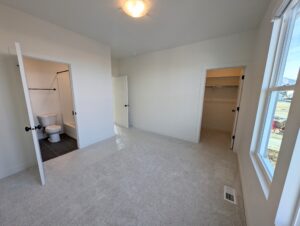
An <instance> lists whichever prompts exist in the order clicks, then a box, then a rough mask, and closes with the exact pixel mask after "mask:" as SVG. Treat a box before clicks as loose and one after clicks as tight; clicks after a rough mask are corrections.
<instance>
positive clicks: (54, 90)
mask: <svg viewBox="0 0 300 226" xmlns="http://www.w3.org/2000/svg"><path fill="white" fill-rule="evenodd" d="M29 90H53V91H55V90H56V89H55V88H53V89H46V88H45V89H44V88H29Z"/></svg>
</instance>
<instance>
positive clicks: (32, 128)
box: [15, 43, 45, 185]
mask: <svg viewBox="0 0 300 226" xmlns="http://www.w3.org/2000/svg"><path fill="white" fill-rule="evenodd" d="M15 46H16V52H17V57H18V62H19V69H20V76H21V81H22V86H23V91H24V96H25V101H26V107H27V112H28V118H29V123H30V125H29V126H27V127H25V131H26V132H29V131H30V132H31V135H32V140H33V144H34V149H35V155H36V159H37V163H38V169H39V173H40V178H41V183H42V185H45V174H44V167H43V161H42V157H41V150H40V145H39V141H38V137H37V132H36V129H38V128H39V126H38V125H37V126H36V125H35V124H34V118H33V113H32V108H31V102H30V96H29V92H28V85H27V79H26V74H25V69H24V63H23V56H22V51H21V47H20V44H19V43H15ZM25 131H24V132H25Z"/></svg>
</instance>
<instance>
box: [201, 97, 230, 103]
mask: <svg viewBox="0 0 300 226" xmlns="http://www.w3.org/2000/svg"><path fill="white" fill-rule="evenodd" d="M204 102H210V103H228V104H236V99H217V98H210V99H208V98H205V99H204Z"/></svg>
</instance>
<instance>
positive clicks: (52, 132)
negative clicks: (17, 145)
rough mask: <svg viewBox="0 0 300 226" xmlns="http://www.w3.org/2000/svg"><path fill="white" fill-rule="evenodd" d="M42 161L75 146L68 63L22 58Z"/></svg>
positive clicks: (74, 126)
mask: <svg viewBox="0 0 300 226" xmlns="http://www.w3.org/2000/svg"><path fill="white" fill-rule="evenodd" d="M23 60H24V69H25V72H26V80H27V83H28V90H29V96H30V103H31V107H32V110H33V116H34V120H35V123H36V125H39V126H38V128H37V130H36V131H37V135H38V139H39V145H40V150H41V156H42V160H43V161H48V160H50V159H53V158H56V157H59V156H61V155H64V154H67V153H69V152H71V151H74V150H76V149H78V144H77V140H78V139H77V126H76V110H75V106H74V101H73V88H72V87H73V86H72V79H71V73H70V72H71V70H70V65H68V64H65V63H58V62H53V61H47V60H41V59H35V58H31V57H27V56H26V57H24V59H23Z"/></svg>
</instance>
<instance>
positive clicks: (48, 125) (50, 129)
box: [37, 113, 61, 143]
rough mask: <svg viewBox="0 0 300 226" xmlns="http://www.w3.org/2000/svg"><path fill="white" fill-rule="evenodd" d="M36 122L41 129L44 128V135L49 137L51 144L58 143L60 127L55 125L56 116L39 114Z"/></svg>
mask: <svg viewBox="0 0 300 226" xmlns="http://www.w3.org/2000/svg"><path fill="white" fill-rule="evenodd" d="M37 117H38V120H39V122H40V124H41V126H42V127H44V128H45V132H46V134H47V135H48V136H49V139H48V140H49V141H50V142H51V143H57V142H59V141H60V135H59V133H60V131H61V126H60V125H56V123H57V114H51V113H49V114H41V115H38V116H37Z"/></svg>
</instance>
